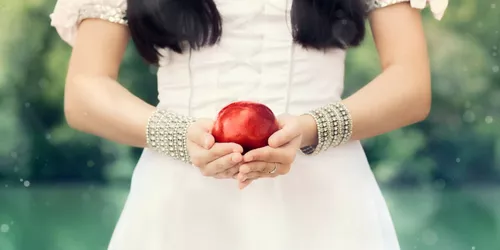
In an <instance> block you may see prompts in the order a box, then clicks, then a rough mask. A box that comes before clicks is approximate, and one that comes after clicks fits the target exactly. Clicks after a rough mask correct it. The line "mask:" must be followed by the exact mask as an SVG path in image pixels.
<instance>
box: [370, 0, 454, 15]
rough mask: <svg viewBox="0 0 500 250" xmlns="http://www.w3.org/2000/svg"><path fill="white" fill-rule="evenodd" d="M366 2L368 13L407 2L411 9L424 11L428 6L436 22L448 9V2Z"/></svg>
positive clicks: (403, 0) (423, 0) (414, 0)
mask: <svg viewBox="0 0 500 250" xmlns="http://www.w3.org/2000/svg"><path fill="white" fill-rule="evenodd" d="M367 2H368V11H372V10H374V9H376V8H383V7H386V6H389V5H393V4H397V3H403V2H409V3H410V4H411V7H413V8H416V9H424V8H425V7H426V6H427V4H429V6H430V8H431V12H432V14H433V15H434V17H435V18H436V19H438V20H441V18H442V17H443V15H444V12H445V10H446V8H447V7H448V0H367Z"/></svg>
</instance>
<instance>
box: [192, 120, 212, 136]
mask: <svg viewBox="0 0 500 250" xmlns="http://www.w3.org/2000/svg"><path fill="white" fill-rule="evenodd" d="M196 123H197V124H198V125H199V126H200V128H201V129H203V131H205V132H208V133H210V132H212V128H213V126H214V121H213V120H211V119H207V118H200V119H197V120H196Z"/></svg>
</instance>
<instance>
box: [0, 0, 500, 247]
mask: <svg viewBox="0 0 500 250" xmlns="http://www.w3.org/2000/svg"><path fill="white" fill-rule="evenodd" d="M54 3H55V1H54V0H49V1H42V0H20V1H12V0H0V140H1V143H0V250H14V249H15V250H80V249H92V250H94V249H105V248H106V245H107V242H108V239H109V238H110V235H111V233H112V230H113V227H114V224H115V223H116V221H117V218H118V216H119V213H120V211H121V208H122V206H123V203H124V200H125V198H126V195H127V192H128V187H129V180H130V176H131V173H132V170H133V168H134V165H135V163H136V161H137V159H138V157H139V154H140V152H141V151H140V150H138V149H133V148H129V147H125V146H120V145H117V144H115V143H112V142H109V141H105V140H102V139H99V138H97V137H94V136H91V135H86V134H83V133H80V132H76V131H74V130H72V129H70V128H69V127H68V126H67V125H66V123H65V120H64V117H63V102H62V100H63V87H64V78H65V73H66V67H67V61H68V58H69V55H70V47H69V46H68V45H66V44H64V43H63V42H62V41H61V40H60V38H59V37H58V36H57V34H56V32H55V30H54V29H53V28H51V27H50V26H49V22H50V20H49V14H50V13H51V12H52V10H53V7H54ZM423 13H424V22H425V28H426V32H427V37H428V42H429V49H430V55H431V63H432V69H433V74H432V81H433V90H434V94H433V95H434V96H433V107H432V112H431V115H430V117H429V118H428V119H427V120H426V121H425V122H422V123H420V124H417V125H413V126H410V127H407V128H404V129H401V130H398V131H394V132H392V133H389V134H386V135H383V136H379V137H377V138H373V139H370V140H367V141H365V142H364V144H365V148H366V151H367V154H368V156H369V159H370V161H371V164H372V166H373V171H374V173H375V175H376V177H377V179H378V181H379V183H380V185H381V186H382V189H383V192H384V195H385V197H386V199H387V202H388V204H389V207H390V210H391V212H392V214H393V218H394V222H395V225H396V229H397V231H398V235H399V238H400V242H401V246H402V249H403V250H407V249H408V250H409V249H428V250H448V249H449V250H459V249H463V250H466V249H469V250H498V249H500V228H499V227H500V185H499V184H500V126H499V125H500V72H499V71H500V60H499V58H500V56H499V53H500V51H499V47H500V0H480V1H479V0H477V1H472V0H452V1H450V6H449V9H448V11H447V13H446V15H445V18H444V19H443V20H442V21H441V22H437V21H435V20H434V19H432V17H431V15H430V14H429V13H428V11H424V12H423ZM347 64H348V65H347V79H346V85H347V86H346V88H347V89H346V90H347V91H346V94H348V93H352V92H353V91H355V90H356V89H358V88H359V87H360V86H362V84H365V83H367V82H368V81H369V80H370V79H371V78H373V77H374V76H375V75H376V74H378V73H379V72H380V68H379V65H378V59H377V54H376V51H375V48H374V44H373V41H372V40H371V37H369V38H368V39H367V40H366V42H365V43H364V45H363V46H361V47H359V48H356V49H353V50H351V51H350V52H349V54H348V60H347ZM120 79H121V82H122V83H123V84H124V85H125V86H126V87H127V88H129V89H130V90H131V91H132V92H133V93H135V94H137V95H139V96H141V97H142V98H144V99H146V100H148V102H150V103H153V104H154V103H155V102H156V99H155V98H156V86H155V68H151V67H148V66H146V65H144V64H143V63H142V61H141V60H140V59H139V58H138V56H137V54H136V52H135V50H134V48H133V46H130V48H129V50H128V52H127V55H126V57H125V60H124V62H123V66H122V71H121V74H120ZM401 84H404V83H401ZM89 98H92V97H91V96H89Z"/></svg>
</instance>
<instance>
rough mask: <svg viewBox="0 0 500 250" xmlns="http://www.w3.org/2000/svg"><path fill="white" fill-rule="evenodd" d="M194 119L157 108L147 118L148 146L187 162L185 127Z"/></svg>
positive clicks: (188, 160) (188, 158)
mask: <svg viewBox="0 0 500 250" xmlns="http://www.w3.org/2000/svg"><path fill="white" fill-rule="evenodd" d="M194 121H195V120H194V119H193V118H191V117H188V116H184V115H179V114H176V113H174V112H171V111H168V110H160V109H157V110H156V111H155V112H154V113H153V114H152V115H151V116H150V117H149V120H148V125H147V128H146V142H147V145H148V147H149V148H152V149H154V150H155V151H157V152H159V153H162V154H164V155H168V156H170V157H172V158H174V159H177V160H181V161H183V162H186V163H189V164H191V162H190V157H189V153H188V150H187V139H186V134H187V129H188V127H189V125H191V124H192V123H193V122H194Z"/></svg>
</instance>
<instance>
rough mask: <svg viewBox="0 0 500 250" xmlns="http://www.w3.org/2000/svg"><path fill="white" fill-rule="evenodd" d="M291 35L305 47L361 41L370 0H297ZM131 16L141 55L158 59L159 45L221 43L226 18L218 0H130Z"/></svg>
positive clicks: (176, 48) (323, 47) (340, 45)
mask: <svg viewBox="0 0 500 250" xmlns="http://www.w3.org/2000/svg"><path fill="white" fill-rule="evenodd" d="M292 1H293V4H292V11H291V23H292V36H293V39H294V41H295V42H296V43H298V44H300V45H302V46H303V47H305V48H313V49H318V50H326V49H331V48H343V49H345V48H347V47H351V46H357V45H359V44H360V43H361V41H362V40H363V38H364V35H365V23H364V21H365V16H366V15H365V13H366V12H365V5H364V4H363V2H362V1H365V0H292ZM127 5H128V8H127V19H128V26H129V30H130V34H131V36H132V40H133V42H134V44H135V46H136V48H137V50H138V51H139V54H140V55H141V56H142V57H143V58H144V59H145V60H146V61H147V62H148V63H151V64H158V58H159V51H158V50H159V49H164V48H168V49H171V50H173V51H175V52H177V53H182V52H183V51H184V50H185V49H186V48H189V49H199V48H201V47H204V46H211V45H214V44H216V43H217V42H218V41H219V39H220V37H221V34H222V18H221V15H220V14H219V11H218V10H217V6H216V4H215V3H214V0H127Z"/></svg>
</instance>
